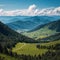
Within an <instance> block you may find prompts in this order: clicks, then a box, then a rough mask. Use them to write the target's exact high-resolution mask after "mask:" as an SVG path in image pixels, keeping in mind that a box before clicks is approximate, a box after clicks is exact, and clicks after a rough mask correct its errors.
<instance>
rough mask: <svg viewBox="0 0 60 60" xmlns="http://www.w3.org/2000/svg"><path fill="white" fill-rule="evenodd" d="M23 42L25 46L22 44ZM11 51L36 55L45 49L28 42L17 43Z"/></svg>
mask: <svg viewBox="0 0 60 60" xmlns="http://www.w3.org/2000/svg"><path fill="white" fill-rule="evenodd" d="M24 44H25V46H24ZM21 46H22V48H20V47H21ZM12 51H13V52H17V54H26V55H38V54H41V55H42V53H45V52H46V51H47V50H46V49H38V48H36V44H35V43H33V44H30V43H18V44H17V45H16V46H15V47H14V48H13V49H12Z"/></svg>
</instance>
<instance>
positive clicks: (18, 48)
mask: <svg viewBox="0 0 60 60" xmlns="http://www.w3.org/2000/svg"><path fill="white" fill-rule="evenodd" d="M25 45H26V44H25V43H24V44H23V45H22V46H21V47H20V48H18V49H15V50H14V51H17V50H20V49H22V48H23V47H24V46H25Z"/></svg>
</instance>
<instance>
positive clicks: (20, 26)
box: [7, 16, 60, 33]
mask: <svg viewBox="0 0 60 60" xmlns="http://www.w3.org/2000/svg"><path fill="white" fill-rule="evenodd" d="M59 18H60V17H59V16H29V17H22V18H21V17H20V18H18V17H15V18H14V19H11V21H13V22H10V23H7V25H8V26H9V27H10V28H12V29H13V30H15V31H17V32H19V33H20V32H24V31H29V30H32V29H34V28H35V27H37V26H38V25H42V24H46V23H49V22H51V21H55V20H56V19H59Z"/></svg>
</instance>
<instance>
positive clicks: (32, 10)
mask: <svg viewBox="0 0 60 60" xmlns="http://www.w3.org/2000/svg"><path fill="white" fill-rule="evenodd" d="M17 15H22V16H35V15H49V16H50V15H60V7H56V8H54V7H53V8H45V9H38V8H37V6H36V5H35V4H33V5H30V6H29V7H28V8H27V9H17V10H11V11H6V10H4V9H0V16H17Z"/></svg>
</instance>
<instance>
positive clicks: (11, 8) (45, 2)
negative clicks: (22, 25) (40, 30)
mask: <svg viewBox="0 0 60 60" xmlns="http://www.w3.org/2000/svg"><path fill="white" fill-rule="evenodd" d="M16 15H23V16H35V15H60V0H0V16H16Z"/></svg>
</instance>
